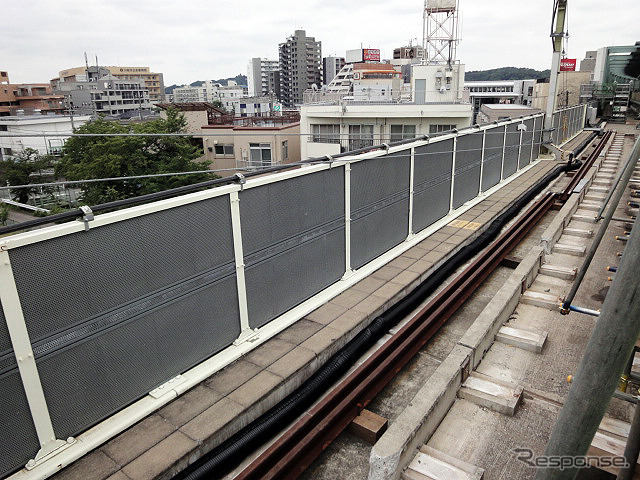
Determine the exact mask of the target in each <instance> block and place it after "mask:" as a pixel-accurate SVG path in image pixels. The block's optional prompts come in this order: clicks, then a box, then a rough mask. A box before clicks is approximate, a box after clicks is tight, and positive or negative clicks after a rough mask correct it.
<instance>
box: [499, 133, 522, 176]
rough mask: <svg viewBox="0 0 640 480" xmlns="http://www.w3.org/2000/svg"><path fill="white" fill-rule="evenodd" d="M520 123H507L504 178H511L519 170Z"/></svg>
mask: <svg viewBox="0 0 640 480" xmlns="http://www.w3.org/2000/svg"><path fill="white" fill-rule="evenodd" d="M518 125H519V124H518V123H511V124H509V125H507V140H506V142H505V146H504V168H503V172H502V178H509V177H510V176H511V175H513V174H514V173H516V171H517V170H518V150H519V149H520V130H518Z"/></svg>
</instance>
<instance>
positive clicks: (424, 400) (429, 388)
mask: <svg viewBox="0 0 640 480" xmlns="http://www.w3.org/2000/svg"><path fill="white" fill-rule="evenodd" d="M470 361H471V349H469V348H467V347H463V346H461V345H456V346H455V347H454V348H453V350H452V351H451V353H450V354H449V356H448V357H447V358H446V359H445V360H444V361H443V362H442V363H441V364H440V366H439V367H438V368H437V370H436V371H435V372H434V373H433V375H431V377H430V378H429V381H428V382H427V383H426V384H425V385H424V386H423V387H422V388H421V389H420V390H419V391H418V393H417V394H416V396H415V397H414V399H413V400H412V401H411V403H410V404H409V406H408V407H407V408H406V409H405V410H404V411H403V412H402V413H401V414H400V415H399V416H398V418H397V419H396V420H395V422H393V423H392V424H391V426H390V427H389V429H388V430H387V431H386V432H385V433H384V434H383V435H382V437H381V438H380V440H378V442H377V443H376V444H375V445H374V446H373V448H372V449H371V455H370V457H369V477H368V479H369V480H397V479H399V478H400V475H401V474H402V470H403V469H404V468H405V467H406V466H407V465H408V464H409V463H410V462H411V460H412V459H413V458H414V456H415V455H416V452H417V451H418V449H419V448H420V447H421V446H422V445H424V443H425V442H426V441H427V440H428V439H429V437H431V435H432V434H433V432H434V431H435V430H436V428H438V425H439V424H440V422H441V421H442V419H443V418H444V417H445V415H446V414H447V412H448V411H449V408H451V405H453V402H454V401H455V399H456V393H457V392H458V389H459V388H460V385H461V384H462V381H463V374H464V372H465V371H468V369H469V363H470Z"/></svg>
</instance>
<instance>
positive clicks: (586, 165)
mask: <svg viewBox="0 0 640 480" xmlns="http://www.w3.org/2000/svg"><path fill="white" fill-rule="evenodd" d="M611 135H613V132H611V131H610V130H609V131H607V132H605V133H604V135H603V136H602V138H601V140H600V142H599V143H598V144H597V145H596V148H595V149H594V151H593V152H591V153H590V154H589V156H588V157H587V159H586V160H585V161H584V162H583V164H582V165H581V166H580V168H579V169H578V170H577V171H576V173H575V175H574V176H573V178H571V180H569V183H568V184H567V186H566V187H565V189H564V190H563V192H562V194H561V195H560V200H561V201H563V202H565V201H566V200H567V199H568V198H569V196H570V195H571V193H572V192H573V190H574V189H575V188H576V186H577V185H578V183H580V180H582V178H584V176H585V175H586V174H587V172H588V171H589V169H590V168H591V167H592V166H593V164H594V162H595V161H596V160H597V158H598V156H600V153H602V150H603V149H604V147H605V145H606V144H607V142H608V141H609V138H610V137H611Z"/></svg>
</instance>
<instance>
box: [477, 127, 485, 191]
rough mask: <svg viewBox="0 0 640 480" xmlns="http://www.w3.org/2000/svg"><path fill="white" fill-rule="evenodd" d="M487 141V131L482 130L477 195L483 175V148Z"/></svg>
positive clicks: (480, 188)
mask: <svg viewBox="0 0 640 480" xmlns="http://www.w3.org/2000/svg"><path fill="white" fill-rule="evenodd" d="M486 142H487V131H486V130H484V131H483V132H482V154H481V156H480V186H479V187H478V195H480V194H482V176H483V175H484V149H485V145H486Z"/></svg>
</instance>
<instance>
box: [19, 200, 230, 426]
mask: <svg viewBox="0 0 640 480" xmlns="http://www.w3.org/2000/svg"><path fill="white" fill-rule="evenodd" d="M232 246H233V241H232V235H231V217H230V210H229V199H228V197H226V196H225V197H219V198H214V199H210V200H205V201H201V202H197V203H194V204H189V205H186V206H181V207H177V208H172V209H169V210H165V211H162V212H157V213H153V214H149V215H145V216H142V217H137V218H133V219H130V220H125V221H122V222H118V223H116V224H111V225H107V226H104V227H98V228H94V229H91V230H90V231H88V232H81V233H75V234H71V235H66V236H63V237H59V238H55V239H51V240H46V241H42V242H39V243H36V244H32V245H28V246H25V247H20V248H17V249H15V250H12V251H11V252H10V255H11V262H12V266H13V269H14V275H15V278H16V284H17V287H18V291H19V293H20V297H21V303H22V306H23V310H24V314H25V320H26V323H27V328H28V330H29V333H30V336H31V338H32V343H33V350H34V353H35V356H36V361H37V364H38V368H39V371H40V378H41V381H42V384H43V388H44V391H45V396H46V398H47V403H48V405H49V409H50V413H51V416H52V421H53V424H54V429H55V432H56V435H57V436H58V438H66V437H67V436H69V435H76V434H78V433H79V432H81V431H83V430H85V429H86V428H88V427H90V426H91V425H93V424H95V423H97V422H98V421H100V420H102V419H103V418H105V417H106V416H107V415H109V414H111V413H113V412H115V411H117V410H119V409H121V408H122V407H124V406H126V405H128V404H129V403H131V402H133V401H134V400H136V399H137V398H140V397H141V396H143V395H145V394H146V393H147V392H148V391H149V390H151V389H153V388H154V387H155V386H157V385H159V384H161V383H164V382H165V381H167V380H169V379H170V378H172V377H174V376H175V375H177V374H178V373H181V372H182V371H184V370H186V369H188V368H190V367H192V366H194V365H195V364H197V363H199V362H201V361H203V360H205V359H206V358H207V357H209V356H211V355H213V354H214V353H216V352H218V351H220V350H221V349H222V348H224V347H226V346H228V345H230V344H231V343H232V342H233V340H234V339H235V338H236V337H237V336H238V335H239V333H240V326H239V314H238V298H237V289H236V280H235V264H234V262H233V250H232ZM44 265H46V268H43V266H44Z"/></svg>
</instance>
